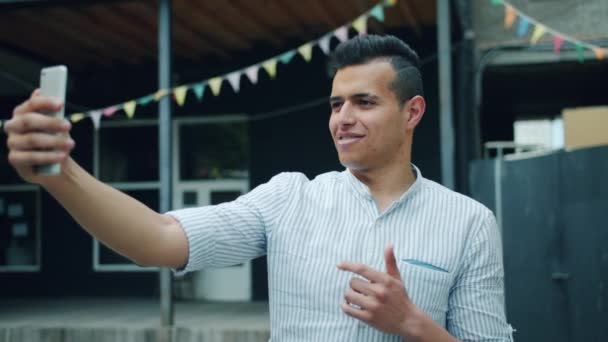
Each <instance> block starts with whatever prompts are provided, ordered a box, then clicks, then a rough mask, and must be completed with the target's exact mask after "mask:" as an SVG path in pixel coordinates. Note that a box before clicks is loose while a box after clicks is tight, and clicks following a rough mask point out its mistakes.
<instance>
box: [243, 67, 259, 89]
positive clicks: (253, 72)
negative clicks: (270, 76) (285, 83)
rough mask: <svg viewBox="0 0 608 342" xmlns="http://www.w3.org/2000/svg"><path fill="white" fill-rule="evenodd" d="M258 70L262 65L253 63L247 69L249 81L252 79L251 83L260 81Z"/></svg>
mask: <svg viewBox="0 0 608 342" xmlns="http://www.w3.org/2000/svg"><path fill="white" fill-rule="evenodd" d="M258 70H260V66H259V65H258V64H256V65H252V66H250V67H248V68H247V69H245V75H247V78H248V79H249V81H251V84H256V83H258Z"/></svg>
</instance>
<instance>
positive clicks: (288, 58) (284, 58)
mask: <svg viewBox="0 0 608 342" xmlns="http://www.w3.org/2000/svg"><path fill="white" fill-rule="evenodd" d="M296 53H298V52H297V51H296V50H290V51H287V52H285V53H284V54H282V55H280V56H279V60H280V61H281V63H283V64H287V63H289V62H291V60H292V59H293V56H295V55H296Z"/></svg>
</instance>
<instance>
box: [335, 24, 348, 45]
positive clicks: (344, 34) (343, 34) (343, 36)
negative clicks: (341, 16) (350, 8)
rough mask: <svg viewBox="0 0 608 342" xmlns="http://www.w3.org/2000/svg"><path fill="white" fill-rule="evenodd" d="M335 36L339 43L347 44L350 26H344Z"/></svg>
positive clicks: (336, 31)
mask: <svg viewBox="0 0 608 342" xmlns="http://www.w3.org/2000/svg"><path fill="white" fill-rule="evenodd" d="M334 36H336V38H338V40H339V41H341V42H345V41H347V40H348V26H346V25H344V26H342V27H340V28H338V29H337V30H335V31H334Z"/></svg>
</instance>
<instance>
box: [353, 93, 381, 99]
mask: <svg viewBox="0 0 608 342" xmlns="http://www.w3.org/2000/svg"><path fill="white" fill-rule="evenodd" d="M351 97H354V98H362V97H369V98H372V99H379V98H380V97H379V96H377V95H374V94H371V93H357V94H353V95H351Z"/></svg>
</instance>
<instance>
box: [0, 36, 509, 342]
mask: <svg viewBox="0 0 608 342" xmlns="http://www.w3.org/2000/svg"><path fill="white" fill-rule="evenodd" d="M332 65H333V66H334V67H335V69H336V74H335V77H334V80H333V85H332V93H331V97H330V105H331V117H330V120H329V129H330V133H331V135H332V137H333V140H334V143H335V146H336V149H337V151H338V155H339V158H340V162H341V163H342V164H343V165H344V166H345V167H346V168H347V169H346V170H345V171H343V172H329V173H326V174H322V175H319V176H318V177H316V178H315V179H314V180H312V181H311V180H308V179H307V178H306V177H305V176H304V175H302V174H300V173H282V174H279V175H277V176H275V177H274V178H273V179H271V180H270V181H269V182H268V183H266V184H263V185H261V186H259V187H257V188H255V189H254V190H253V191H251V192H250V193H248V194H247V195H244V196H241V197H240V198H239V199H237V200H236V201H234V202H230V203H224V204H221V205H218V206H209V207H202V208H193V209H185V210H177V211H173V212H170V213H167V214H165V215H162V214H158V213H156V212H154V211H152V210H150V209H149V208H147V207H145V206H144V205H142V204H141V203H139V202H137V201H136V200H134V199H132V198H130V197H128V196H126V195H124V194H122V193H120V192H118V191H117V190H114V189H112V188H110V187H108V186H106V185H104V184H102V183H101V182H99V181H97V180H95V179H94V178H93V177H91V176H90V175H89V174H87V173H86V172H85V171H84V170H83V169H81V168H80V167H79V166H78V165H77V164H76V163H75V162H74V161H73V160H72V159H70V158H69V157H68V155H69V152H70V150H71V149H72V148H73V146H74V142H73V141H72V140H71V139H70V138H69V136H68V135H67V134H63V135H54V136H53V135H48V134H43V133H39V132H41V131H46V132H48V131H56V132H62V133H67V132H69V129H70V126H69V123H66V122H63V121H61V120H58V119H54V118H49V117H46V116H44V115H41V114H37V113H38V112H40V111H44V110H48V109H54V108H59V107H60V106H61V104H56V103H53V102H52V101H51V100H50V99H48V98H44V97H42V96H40V95H39V94H38V93H36V92H35V93H34V94H33V95H32V97H31V98H30V99H29V100H28V101H26V102H25V103H23V104H22V105H20V106H18V107H17V108H16V109H15V111H14V115H13V119H12V120H10V122H9V123H7V125H6V128H5V129H6V131H7V133H8V135H9V137H8V146H9V148H10V154H9V160H10V162H11V163H12V165H13V166H14V167H15V168H16V169H17V171H18V172H19V174H20V175H21V176H22V177H23V178H24V179H25V180H27V181H30V182H34V183H39V184H41V185H42V186H44V187H45V188H46V189H47V190H48V191H49V192H50V193H51V194H52V195H53V196H55V198H56V199H57V200H58V201H59V202H61V204H62V205H63V206H64V207H65V208H66V209H67V210H68V211H69V212H70V213H71V214H72V215H73V216H74V218H75V219H76V220H77V221H78V222H79V223H80V224H81V225H82V226H83V227H84V228H85V229H86V230H87V231H88V232H90V233H91V234H92V235H94V236H95V237H96V238H97V239H99V240H101V241H102V242H104V243H105V244H107V245H108V246H110V247H111V248H112V249H114V250H116V251H117V252H119V253H121V254H123V255H125V256H127V257H129V258H131V259H132V260H134V261H135V262H137V263H139V264H142V265H155V266H167V267H172V268H174V269H177V270H178V271H177V272H178V273H184V272H188V271H192V270H196V269H200V268H204V267H217V266H224V265H230V264H236V263H240V262H243V261H244V260H247V259H251V258H254V257H257V256H260V255H263V254H267V256H268V265H269V275H268V276H269V293H270V316H271V317H270V319H271V337H272V340H273V341H400V340H406V341H457V340H462V341H508V340H510V332H511V330H510V327H509V326H508V324H507V323H506V321H505V316H504V307H503V266H502V252H501V243H500V237H499V233H498V229H497V227H496V223H495V220H494V217H493V215H492V213H491V212H490V211H489V210H488V209H486V208H484V207H483V206H482V205H480V204H478V203H477V202H475V201H473V200H471V199H469V198H466V197H464V196H462V195H459V194H457V193H455V192H452V191H450V190H448V189H446V188H444V187H442V186H440V185H438V184H436V183H434V182H432V181H430V180H427V179H425V178H423V177H422V174H421V173H420V171H419V170H418V169H417V168H416V167H415V166H413V165H412V164H411V146H412V137H413V133H414V129H415V127H416V126H417V125H418V123H419V122H420V120H421V119H422V116H423V114H424V111H425V100H424V98H423V92H422V80H421V76H420V71H419V61H418V57H417V55H416V53H415V52H414V51H413V50H411V49H410V48H409V46H407V45H406V44H404V43H403V42H401V41H400V40H399V39H397V38H395V37H391V36H385V37H381V36H374V35H369V36H363V37H357V38H355V39H353V40H350V41H347V42H345V43H342V44H341V45H340V46H338V47H337V49H336V51H335V53H334V56H333V60H332ZM48 149H53V150H54V152H49V151H43V150H48ZM53 162H61V163H62V166H63V168H62V173H61V174H60V175H59V176H54V177H45V176H41V175H37V174H35V173H34V172H33V171H32V169H33V166H34V165H38V164H45V163H53Z"/></svg>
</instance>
